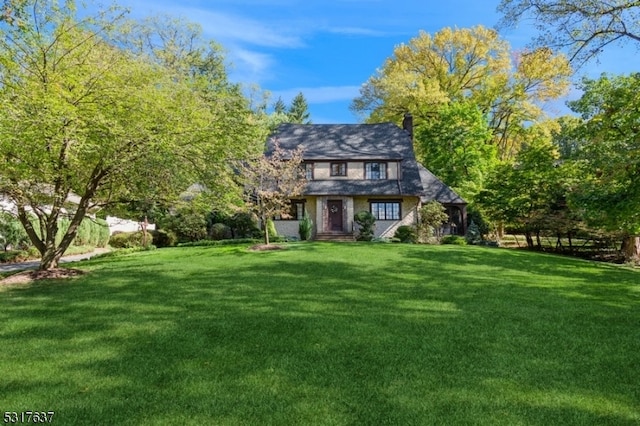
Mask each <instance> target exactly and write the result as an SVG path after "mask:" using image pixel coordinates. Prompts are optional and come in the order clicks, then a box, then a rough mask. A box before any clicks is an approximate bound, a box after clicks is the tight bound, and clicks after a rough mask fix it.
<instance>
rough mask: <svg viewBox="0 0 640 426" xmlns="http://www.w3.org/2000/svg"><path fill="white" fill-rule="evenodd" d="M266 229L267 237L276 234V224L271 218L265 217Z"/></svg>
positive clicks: (271, 237)
mask: <svg viewBox="0 0 640 426" xmlns="http://www.w3.org/2000/svg"><path fill="white" fill-rule="evenodd" d="M266 231H268V232H269V239H270V240H271V239H273V238H275V237H277V236H278V231H277V230H276V224H275V223H274V222H273V220H271V219H267V226H266Z"/></svg>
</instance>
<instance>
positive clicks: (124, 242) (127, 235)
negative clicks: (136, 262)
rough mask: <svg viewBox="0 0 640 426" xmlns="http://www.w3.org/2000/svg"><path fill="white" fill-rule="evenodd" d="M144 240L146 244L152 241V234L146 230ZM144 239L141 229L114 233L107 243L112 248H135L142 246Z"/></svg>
mask: <svg viewBox="0 0 640 426" xmlns="http://www.w3.org/2000/svg"><path fill="white" fill-rule="evenodd" d="M146 234H147V235H146V242H147V245H151V244H152V241H153V236H152V235H151V234H150V233H149V232H147V233H146ZM144 241H145V236H144V235H143V233H142V231H136V232H120V233H114V234H113V235H112V236H111V238H110V239H109V245H111V247H114V248H135V247H143V246H144Z"/></svg>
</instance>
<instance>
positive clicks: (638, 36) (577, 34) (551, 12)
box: [498, 0, 640, 64]
mask: <svg viewBox="0 0 640 426" xmlns="http://www.w3.org/2000/svg"><path fill="white" fill-rule="evenodd" d="M498 12H500V13H502V14H503V17H502V20H501V23H500V26H502V27H512V26H515V25H517V24H518V23H519V22H521V21H524V20H526V19H532V20H533V23H534V25H535V26H536V28H537V29H538V30H539V31H540V34H539V36H538V37H537V38H536V39H535V40H534V42H533V45H534V46H537V47H540V46H548V47H551V48H553V49H560V50H563V51H567V52H568V53H569V57H570V59H571V61H572V62H575V63H577V64H582V63H584V62H585V61H587V60H589V59H591V58H593V57H595V56H597V55H598V54H599V53H600V52H601V51H602V50H603V49H604V48H606V47H607V46H609V45H611V44H613V43H617V42H618V43H623V42H625V41H640V1H635V0H634V1H630V0H606V1H603V0H502V1H501V2H500V5H499V6H498Z"/></svg>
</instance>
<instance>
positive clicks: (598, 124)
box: [570, 74, 640, 260]
mask: <svg viewBox="0 0 640 426" xmlns="http://www.w3.org/2000/svg"><path fill="white" fill-rule="evenodd" d="M582 89H583V90H584V94H583V96H582V97H581V98H580V99H579V100H577V101H573V102H570V107H571V109H572V110H573V111H575V112H577V113H579V114H581V118H582V119H583V120H584V121H583V124H582V126H579V127H578V128H577V129H576V132H578V133H577V136H576V137H577V139H579V140H581V141H582V144H581V146H580V150H579V151H578V154H577V157H578V159H579V161H580V163H579V164H580V165H581V169H582V172H583V179H582V180H581V185H580V186H579V187H578V189H577V191H576V192H575V194H574V197H573V202H574V204H575V205H576V206H577V207H578V208H580V209H581V210H582V211H583V214H584V216H585V218H586V219H587V221H588V223H590V224H591V225H592V226H596V227H599V228H604V229H606V230H609V231H616V232H620V233H622V234H623V236H624V243H623V251H624V253H625V256H626V258H627V259H629V260H631V259H634V258H635V259H640V184H639V183H638V182H640V96H639V93H640V74H631V75H627V76H607V75H603V76H601V77H600V78H599V79H597V80H591V79H586V80H584V82H583V85H582Z"/></svg>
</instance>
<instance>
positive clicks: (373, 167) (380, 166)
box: [364, 163, 387, 179]
mask: <svg viewBox="0 0 640 426" xmlns="http://www.w3.org/2000/svg"><path fill="white" fill-rule="evenodd" d="M364 178H365V179H386V178H387V163H364Z"/></svg>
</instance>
